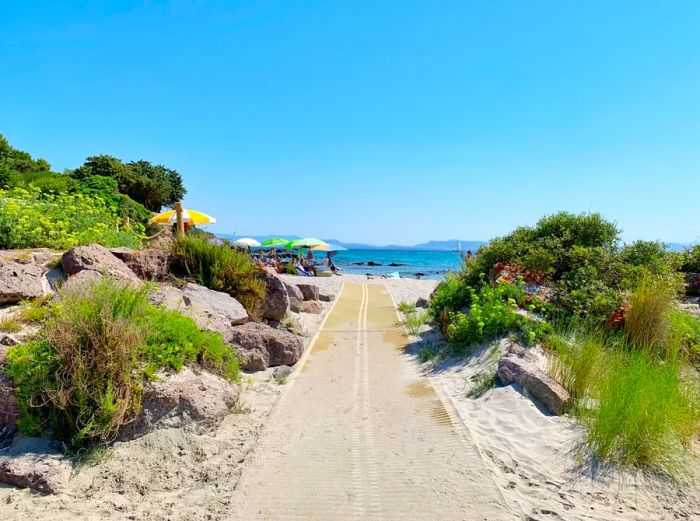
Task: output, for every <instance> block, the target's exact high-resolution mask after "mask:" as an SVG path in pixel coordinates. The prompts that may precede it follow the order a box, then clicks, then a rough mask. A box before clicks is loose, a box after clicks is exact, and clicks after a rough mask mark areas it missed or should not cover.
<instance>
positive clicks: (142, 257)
mask: <svg viewBox="0 0 700 521" xmlns="http://www.w3.org/2000/svg"><path fill="white" fill-rule="evenodd" d="M110 252H111V253H112V255H114V256H115V257H117V258H118V259H119V260H121V261H122V262H123V263H124V264H126V265H127V266H128V267H129V268H130V269H131V270H132V271H133V272H134V273H136V275H137V276H139V277H140V278H142V279H144V280H153V279H156V280H159V279H163V278H165V277H166V276H167V275H168V273H169V272H170V265H171V264H172V262H173V255H172V253H170V251H168V250H161V249H158V248H148V249H145V250H132V249H129V248H114V249H111V250H110Z"/></svg>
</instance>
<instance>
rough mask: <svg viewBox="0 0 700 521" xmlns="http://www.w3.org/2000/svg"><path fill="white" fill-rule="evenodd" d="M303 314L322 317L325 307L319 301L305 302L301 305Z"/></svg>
mask: <svg viewBox="0 0 700 521" xmlns="http://www.w3.org/2000/svg"><path fill="white" fill-rule="evenodd" d="M301 312H302V313H312V314H314V315H320V314H321V313H323V305H322V304H321V302H320V301H318V300H305V301H304V302H302V303H301Z"/></svg>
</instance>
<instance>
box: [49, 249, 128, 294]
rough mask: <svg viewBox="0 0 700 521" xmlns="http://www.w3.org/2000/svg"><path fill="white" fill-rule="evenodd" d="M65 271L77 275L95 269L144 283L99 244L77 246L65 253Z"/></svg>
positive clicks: (63, 261)
mask: <svg viewBox="0 0 700 521" xmlns="http://www.w3.org/2000/svg"><path fill="white" fill-rule="evenodd" d="M61 265H62V266H63V273H65V274H66V275H75V274H76V273H79V272H81V271H84V270H93V271H97V272H99V273H102V274H104V275H109V276H111V277H113V278H114V279H116V280H118V281H124V282H129V283H133V284H135V285H140V284H142V282H141V279H139V278H138V276H137V275H136V273H134V272H133V271H132V270H131V268H129V267H128V266H127V265H126V264H124V263H123V262H122V261H120V260H119V259H118V258H117V257H115V256H114V255H112V254H111V253H110V251H109V250H108V249H107V248H105V247H103V246H100V245H99V244H90V245H89V246H77V247H75V248H71V249H70V250H68V251H67V252H65V253H64V254H63V257H62V258H61Z"/></svg>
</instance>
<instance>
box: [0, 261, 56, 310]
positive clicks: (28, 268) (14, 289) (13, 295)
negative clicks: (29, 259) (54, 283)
mask: <svg viewBox="0 0 700 521" xmlns="http://www.w3.org/2000/svg"><path fill="white" fill-rule="evenodd" d="M44 271H45V270H44V268H42V267H41V266H38V265H36V264H20V263H18V262H14V261H11V260H5V259H0V304H10V303H14V302H19V301H20V300H24V299H31V298H37V297H41V296H42V295H44V285H43V283H42V276H43V275H44Z"/></svg>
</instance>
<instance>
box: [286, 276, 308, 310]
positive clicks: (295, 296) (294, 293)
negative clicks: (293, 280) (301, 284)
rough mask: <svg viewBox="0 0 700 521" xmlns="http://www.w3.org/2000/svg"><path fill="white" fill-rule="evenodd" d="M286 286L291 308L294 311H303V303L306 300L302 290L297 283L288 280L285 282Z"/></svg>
mask: <svg viewBox="0 0 700 521" xmlns="http://www.w3.org/2000/svg"><path fill="white" fill-rule="evenodd" d="M284 287H285V289H286V290H287V296H288V297H289V309H290V310H291V311H293V312H294V313H299V312H301V303H302V302H303V301H304V295H302V293H301V290H300V289H299V288H298V287H297V286H296V284H289V283H288V282H285V283H284Z"/></svg>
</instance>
